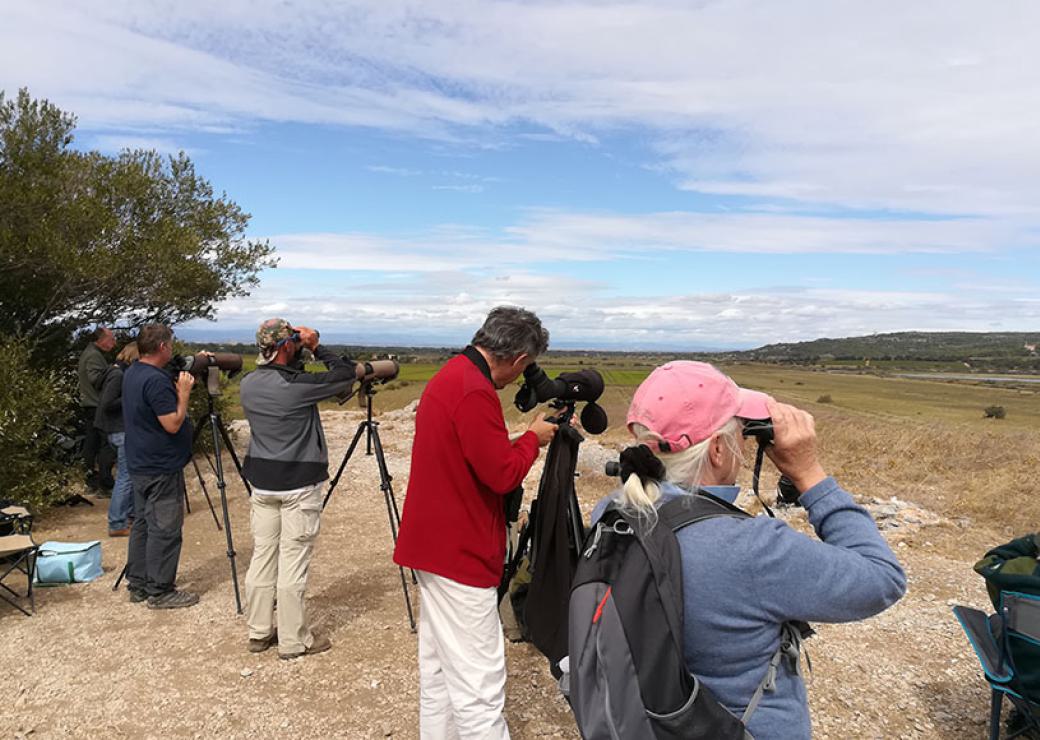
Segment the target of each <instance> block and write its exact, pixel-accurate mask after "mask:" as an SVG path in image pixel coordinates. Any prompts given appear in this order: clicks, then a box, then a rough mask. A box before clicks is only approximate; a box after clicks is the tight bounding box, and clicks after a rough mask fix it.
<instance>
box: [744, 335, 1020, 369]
mask: <svg viewBox="0 0 1040 740" xmlns="http://www.w3.org/2000/svg"><path fill="white" fill-rule="evenodd" d="M1038 349H1040V332H1036V333H1032V332H898V333H893V334H872V335H870V336H865V337H846V338H843V339H816V340H813V341H811V342H795V343H789V344H768V345H766V346H764V347H759V348H758V349H753V350H748V351H746V352H735V353H728V354H729V356H731V357H732V358H733V359H742V360H752V361H756V362H780V363H794V364H832V363H835V362H858V363H863V362H864V361H866V360H870V361H872V362H878V363H885V364H886V365H889V366H898V365H899V364H900V363H907V364H912V365H915V366H917V365H919V364H920V363H922V362H924V363H928V362H931V363H938V364H944V365H951V364H952V365H957V366H960V367H961V368H963V369H964V370H972V371H978V372H1028V373H1036V372H1040V352H1038Z"/></svg>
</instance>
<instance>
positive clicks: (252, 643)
mask: <svg viewBox="0 0 1040 740" xmlns="http://www.w3.org/2000/svg"><path fill="white" fill-rule="evenodd" d="M277 644H278V630H275V631H274V632H272V633H271V634H270V635H268V636H267V637H265V638H263V639H262V640H254V639H253V638H252V637H250V638H249V652H251V653H262V652H264V651H265V650H267V649H268V648H269V647H272V646H274V645H277Z"/></svg>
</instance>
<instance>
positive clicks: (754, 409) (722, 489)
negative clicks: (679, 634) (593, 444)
mask: <svg viewBox="0 0 1040 740" xmlns="http://www.w3.org/2000/svg"><path fill="white" fill-rule="evenodd" d="M760 419H771V420H772V424H773V435H774V439H773V444H772V445H770V446H769V448H768V450H767V454H768V456H769V457H770V459H771V460H772V461H773V463H774V464H775V465H776V467H777V468H778V469H779V470H780V472H781V473H783V474H784V475H786V476H787V477H788V478H789V479H790V480H791V481H793V482H794V484H795V486H797V488H798V491H799V492H800V496H799V501H798V502H799V503H800V504H801V505H802V506H804V507H805V509H806V511H807V513H808V518H809V523H810V524H811V525H812V527H813V528H814V530H815V531H816V535H817V536H818V537H819V539H814V538H812V537H809V536H807V535H804V534H801V533H800V532H797V531H795V530H794V529H792V528H791V527H790V526H788V525H787V524H786V522H784V521H782V520H779V519H772V518H768V517H764V516H761V517H744V516H739V517H738V516H720V517H717V518H712V519H708V520H706V521H702V522H699V523H697V524H695V525H690V526H688V527H685V528H683V529H680V530H679V531H678V532H676V538H677V539H678V541H679V549H680V552H681V556H682V570H683V572H682V580H683V611H684V647H683V649H684V657H685V662H686V665H687V667H688V668H689V670H690V672H691V673H693V674H695V675H696V676H697V677H698V678H700V679H701V680H702V681H703V682H704V684H705V685H706V686H707V687H708V688H709V689H710V690H711V692H712V693H713V694H714V695H715V697H716V698H717V699H718V700H719V701H720V702H721V703H722V704H723V705H725V706H726V707H727V708H728V709H729V710H730V711H731V712H733V713H734V714H735V715H736V716H737V717H740V716H741V715H742V714H743V713H744V711H745V708H746V707H747V706H748V704H749V703H751V701H752V697H753V696H754V695H755V694H756V690H757V689H758V687H759V685H760V684H761V683H762V681H763V677H764V676H765V675H766V672H767V670H768V668H769V663H770V660H771V658H772V657H773V656H774V655H776V654H777V650H778V648H779V647H780V644H781V639H782V635H785V636H786V637H785V639H791V638H792V637H793V638H794V642H795V643H797V642H798V640H797V638H796V637H794V636H793V635H792V630H791V628H790V627H789V626H787V625H791V624H793V623H797V622H810V621H811V622H851V621H856V620H860V619H865V618H866V617H870V616H872V615H874V614H877V613H879V612H881V611H882V610H884V609H886V608H887V607H889V606H891V605H892V604H894V603H895V602H896V601H898V600H899V598H900V597H901V596H902V595H903V593H904V592H905V590H906V576H905V575H904V573H903V570H902V568H901V567H900V565H899V562H898V561H897V560H896V557H895V555H894V554H893V553H892V550H891V549H890V548H889V546H888V545H887V544H886V542H885V540H884V539H883V538H882V537H881V535H880V533H879V532H878V529H877V526H876V525H875V523H874V521H873V519H871V517H870V514H868V513H867V511H866V510H865V509H863V507H861V506H859V505H857V504H856V503H855V502H854V501H853V500H852V497H851V496H850V495H849V494H848V493H846V492H845V491H844V490H842V489H841V487H840V486H839V485H838V483H837V482H836V481H835V480H834V479H833V478H831V477H828V476H827V474H826V473H825V472H824V469H823V467H822V465H821V464H820V461H819V458H818V457H817V453H816V431H815V427H814V423H813V418H812V416H811V415H810V414H808V413H807V412H805V411H802V410H800V409H797V408H795V407H793V406H789V405H787V404H783V403H778V402H776V401H775V400H773V399H772V398H771V397H769V396H767V395H765V394H764V393H758V392H756V391H750V390H746V389H744V388H740V387H738V386H737V385H736V383H734V382H733V381H732V380H731V379H730V378H728V377H727V376H726V375H724V374H723V373H721V372H719V371H718V370H717V369H715V368H714V367H712V366H711V365H708V364H706V363H702V362H686V361H679V362H669V363H668V364H666V365H662V366H661V367H659V368H657V369H656V370H654V371H653V372H652V373H651V374H650V375H649V377H647V379H646V380H645V381H644V382H643V383H642V385H640V386H639V388H638V389H637V390H636V393H635V396H634V397H633V399H632V404H631V406H630V407H629V412H628V418H627V423H628V428H629V431H630V432H631V433H632V435H633V436H634V437H635V439H636V442H637V443H638V445H637V446H635V447H631V448H629V449H628V450H626V451H625V452H624V453H623V454H622V458H621V461H622V466H621V469H622V479H623V482H624V485H623V486H622V488H621V489H619V490H618V491H616V492H615V493H614V494H613V495H612V496H611V497H610V498H609V499H608V500H606V501H603V502H600V505H598V506H597V507H596V510H595V511H594V512H593V521H595V520H596V519H598V518H599V516H600V515H601V514H602V512H603V511H604V510H605V509H606V506H607V504H608V503H614V504H615V505H617V506H620V507H622V508H623V509H625V510H626V511H628V512H629V513H635V514H638V515H640V516H646V517H648V518H650V519H651V521H654V520H656V508H657V507H659V506H661V505H662V504H663V503H665V502H667V501H669V500H671V499H672V498H674V497H677V496H711V497H714V498H715V499H716V500H721V501H722V502H724V505H725V506H729V507H732V508H733V509H734V512H735V513H739V511H738V510H736V509H735V507H733V502H734V501H735V500H736V498H737V495H738V494H739V492H740V489H739V487H738V486H737V485H736V481H737V475H738V473H739V471H740V468H741V465H742V463H743V460H744V453H745V450H744V445H745V442H744V436H743V433H742V431H743V426H744V424H745V423H746V421H748V420H760ZM747 727H748V731H749V732H750V733H751V735H752V736H754V737H755V738H756V740H765V739H768V738H783V740H792V739H795V738H810V737H811V735H812V730H811V726H810V721H809V709H808V701H807V697H806V690H805V684H804V683H803V681H802V677H801V675H800V671H799V665H798V659H797V656H796V655H792V656H791V658H790V659H787V660H783V661H782V662H781V666H780V668H779V669H778V671H777V675H776V680H775V688H774V689H773V690H771V691H766V692H765V693H764V694H762V695H761V699H760V701H759V703H758V705H757V708H756V709H755V710H754V712H753V713H752V714H751V715H750V718H749V719H748V721H747Z"/></svg>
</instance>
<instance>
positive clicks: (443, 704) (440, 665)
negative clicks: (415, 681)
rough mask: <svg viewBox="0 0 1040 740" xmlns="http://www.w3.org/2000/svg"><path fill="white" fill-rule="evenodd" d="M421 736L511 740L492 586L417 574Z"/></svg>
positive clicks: (444, 739)
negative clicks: (477, 586) (506, 717)
mask: <svg viewBox="0 0 1040 740" xmlns="http://www.w3.org/2000/svg"><path fill="white" fill-rule="evenodd" d="M416 575H417V576H418V579H419V597H420V611H419V737H420V738H422V740H509V728H508V727H507V726H506V719H505V717H504V716H503V714H502V710H503V708H504V707H505V703H506V654H505V642H504V640H503V638H502V624H501V622H499V619H498V594H497V589H495V588H474V587H473V586H465V585H463V584H461V583H459V582H457V581H453V580H451V579H450V578H443V577H442V576H436V575H433V574H432V573H425V572H423V571H417V572H416Z"/></svg>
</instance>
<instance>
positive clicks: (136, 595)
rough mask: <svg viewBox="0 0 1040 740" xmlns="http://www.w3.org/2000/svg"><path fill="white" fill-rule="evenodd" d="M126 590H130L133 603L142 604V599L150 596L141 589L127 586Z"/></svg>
mask: <svg viewBox="0 0 1040 740" xmlns="http://www.w3.org/2000/svg"><path fill="white" fill-rule="evenodd" d="M126 590H127V591H129V592H130V603H131V604H140V603H141V602H142V601H144V600H145V599H147V598H148V594H147V593H146V592H145V591H142V590H141V589H137V588H129V587H127V589H126Z"/></svg>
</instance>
